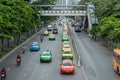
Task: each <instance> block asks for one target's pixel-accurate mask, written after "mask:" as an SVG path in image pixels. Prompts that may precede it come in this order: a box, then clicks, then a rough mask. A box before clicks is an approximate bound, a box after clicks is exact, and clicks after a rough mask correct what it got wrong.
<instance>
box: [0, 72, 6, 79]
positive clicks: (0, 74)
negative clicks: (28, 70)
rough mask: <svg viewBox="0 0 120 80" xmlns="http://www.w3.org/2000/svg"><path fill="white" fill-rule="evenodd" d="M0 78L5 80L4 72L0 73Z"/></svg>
mask: <svg viewBox="0 0 120 80" xmlns="http://www.w3.org/2000/svg"><path fill="white" fill-rule="evenodd" d="M0 77H1V80H5V78H6V74H5V72H4V71H3V72H1V73H0Z"/></svg>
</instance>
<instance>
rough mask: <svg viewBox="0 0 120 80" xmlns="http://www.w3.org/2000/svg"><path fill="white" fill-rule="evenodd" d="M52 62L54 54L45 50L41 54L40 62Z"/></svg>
mask: <svg viewBox="0 0 120 80" xmlns="http://www.w3.org/2000/svg"><path fill="white" fill-rule="evenodd" d="M51 61H52V54H51V51H50V50H44V51H43V52H42V53H41V54H40V62H51Z"/></svg>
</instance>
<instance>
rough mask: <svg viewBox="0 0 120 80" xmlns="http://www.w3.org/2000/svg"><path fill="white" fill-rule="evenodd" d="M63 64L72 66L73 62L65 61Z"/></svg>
mask: <svg viewBox="0 0 120 80" xmlns="http://www.w3.org/2000/svg"><path fill="white" fill-rule="evenodd" d="M63 65H64V66H72V63H71V62H63Z"/></svg>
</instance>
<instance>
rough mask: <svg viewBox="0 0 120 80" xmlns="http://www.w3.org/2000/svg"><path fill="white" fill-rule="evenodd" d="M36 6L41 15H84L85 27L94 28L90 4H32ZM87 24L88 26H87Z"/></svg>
mask: <svg viewBox="0 0 120 80" xmlns="http://www.w3.org/2000/svg"><path fill="white" fill-rule="evenodd" d="M31 6H36V7H38V8H39V9H40V10H39V11H38V12H39V13H40V14H41V15H40V16H73V17H77V16H83V17H84V19H83V20H82V24H83V28H87V29H88V31H89V30H91V29H92V18H91V16H90V14H91V13H90V10H89V7H88V5H31ZM85 26H86V27H85Z"/></svg>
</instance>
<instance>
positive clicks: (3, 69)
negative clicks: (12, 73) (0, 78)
mask: <svg viewBox="0 0 120 80" xmlns="http://www.w3.org/2000/svg"><path fill="white" fill-rule="evenodd" d="M0 73H1V75H2V74H4V75H5V77H6V69H5V67H2V69H1V71H0Z"/></svg>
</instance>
